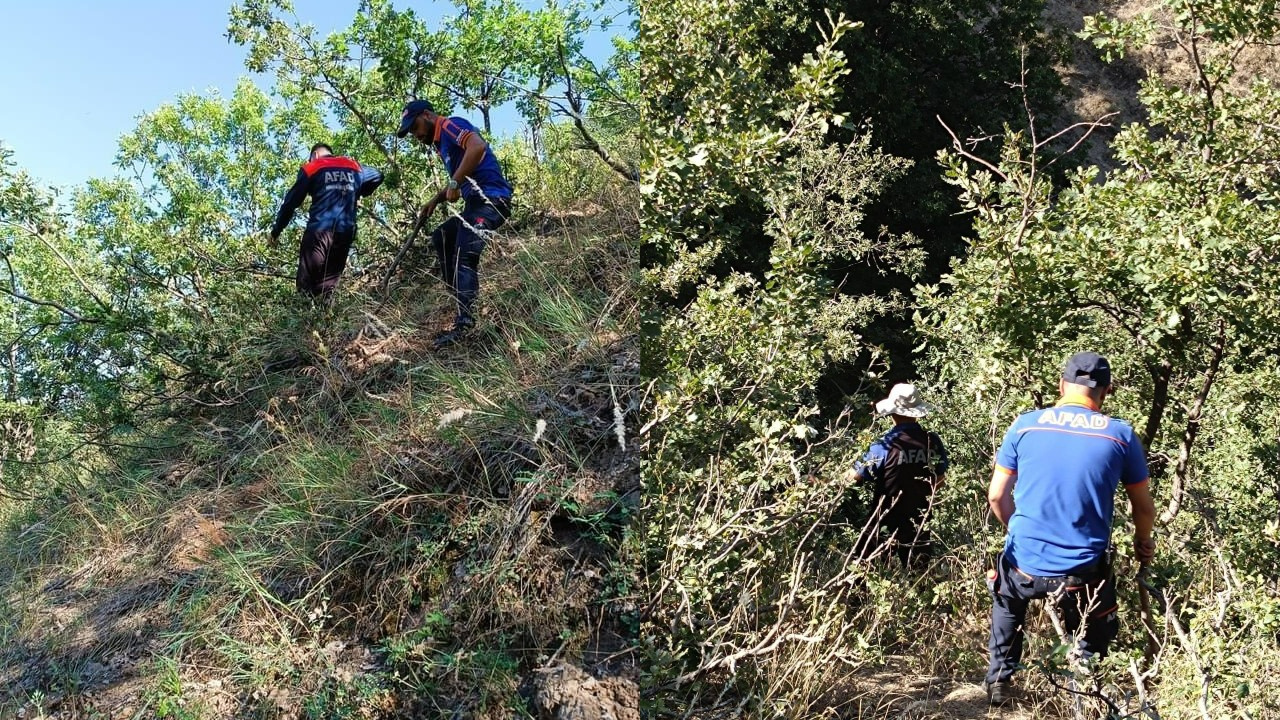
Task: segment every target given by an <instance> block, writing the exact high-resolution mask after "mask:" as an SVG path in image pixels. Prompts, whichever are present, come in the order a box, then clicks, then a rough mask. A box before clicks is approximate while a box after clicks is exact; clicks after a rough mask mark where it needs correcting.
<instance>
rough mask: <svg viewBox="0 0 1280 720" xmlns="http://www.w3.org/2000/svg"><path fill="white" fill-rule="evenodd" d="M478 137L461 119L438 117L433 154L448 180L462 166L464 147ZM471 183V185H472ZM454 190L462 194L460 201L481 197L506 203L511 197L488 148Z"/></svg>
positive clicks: (490, 149)
mask: <svg viewBox="0 0 1280 720" xmlns="http://www.w3.org/2000/svg"><path fill="white" fill-rule="evenodd" d="M479 134H480V133H479V131H478V130H476V128H475V126H474V125H472V124H471V123H469V122H467V120H466V119H465V118H460V117H448V118H445V117H442V118H440V119H439V120H437V121H436V137H435V143H434V144H435V147H436V152H438V153H440V159H442V160H444V166H445V169H447V170H448V171H449V176H450V177H452V176H453V173H454V172H456V171H457V170H458V166H459V165H461V164H462V155H463V153H464V152H466V148H467V143H469V142H471V139H472V138H473V137H478V136H479ZM472 180H474V181H475V182H474V183H472V182H471V181H472ZM477 185H479V187H476V186H477ZM458 189H459V190H461V191H462V197H463V199H466V200H471V199H477V198H480V197H481V193H483V194H484V195H483V197H487V198H506V199H509V198H510V197H511V184H510V183H508V182H507V179H506V178H505V177H504V176H503V175H502V166H501V165H499V164H498V158H497V156H495V155H494V154H493V148H492V147H491V146H490V147H486V148H485V149H484V157H483V158H481V159H480V164H479V165H477V166H476V169H475V170H473V171H472V172H471V176H470V177H469V178H468V179H466V180H463V181H462V182H461V183H460V184H459V185H458Z"/></svg>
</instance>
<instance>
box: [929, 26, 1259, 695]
mask: <svg viewBox="0 0 1280 720" xmlns="http://www.w3.org/2000/svg"><path fill="white" fill-rule="evenodd" d="M1161 28H1163V30H1162V29H1161ZM1278 29H1280V17H1278V16H1277V15H1276V13H1275V12H1274V7H1270V8H1264V7H1260V6H1256V5H1254V4H1252V3H1239V2H1199V1H1198V0H1173V1H1171V2H1168V3H1166V4H1165V5H1164V6H1163V7H1162V8H1161V13H1160V14H1159V15H1157V16H1156V18H1155V20H1153V19H1152V18H1138V19H1137V20H1135V21H1131V22H1124V23H1122V22H1118V21H1115V20H1110V19H1106V18H1095V19H1092V20H1091V21H1090V22H1089V24H1088V25H1087V26H1086V33H1087V34H1089V35H1091V36H1093V37H1095V38H1096V39H1097V40H1098V41H1099V44H1100V45H1101V46H1102V47H1104V48H1105V49H1108V50H1109V51H1111V52H1112V53H1116V52H1120V51H1123V50H1126V49H1129V48H1132V47H1133V46H1134V44H1141V43H1144V42H1148V41H1154V40H1155V36H1154V35H1153V34H1152V33H1156V32H1167V33H1169V37H1171V38H1172V41H1173V42H1174V43H1175V44H1176V45H1180V46H1181V49H1182V50H1183V51H1185V60H1186V63H1187V67H1188V68H1189V69H1190V72H1189V73H1187V74H1186V75H1184V76H1182V77H1173V78H1162V77H1159V76H1152V77H1150V78H1148V79H1147V80H1145V81H1144V82H1143V84H1142V88H1141V91H1140V94H1139V98H1140V100H1141V101H1142V103H1143V105H1144V106H1145V108H1146V110H1147V113H1148V118H1147V120H1146V121H1145V122H1143V123H1135V124H1132V125H1129V126H1128V127H1126V128H1124V129H1123V130H1122V131H1121V132H1120V133H1119V135H1118V136H1117V137H1116V139H1115V140H1114V142H1113V143H1112V146H1111V147H1112V151H1113V152H1114V155H1115V158H1116V160H1117V162H1118V167H1117V168H1116V169H1115V170H1113V171H1111V172H1109V173H1107V174H1106V175H1105V176H1103V175H1102V173H1101V172H1100V171H1099V170H1097V169H1096V168H1086V169H1081V170H1079V171H1076V172H1073V173H1072V174H1071V176H1070V179H1069V182H1068V183H1066V186H1065V187H1056V186H1055V185H1054V184H1053V183H1052V182H1050V178H1049V173H1048V172H1047V168H1048V166H1049V164H1050V163H1051V162H1054V160H1053V157H1052V156H1050V155H1047V154H1046V153H1045V150H1046V141H1045V139H1043V138H1041V137H1038V136H1037V135H1036V134H1035V133H1034V132H1033V131H1031V130H1027V131H1023V132H1016V133H1009V134H1008V135H1007V136H1006V137H1005V141H1004V145H1003V148H1002V149H1001V152H1000V155H999V157H998V158H996V159H984V158H982V157H980V156H979V155H978V154H976V153H973V152H970V151H969V150H967V149H965V148H964V147H962V146H960V145H959V144H957V147H956V149H955V150H953V151H952V152H949V153H946V154H944V155H943V156H942V160H943V163H944V166H945V168H946V175H947V178H948V180H949V181H950V182H952V183H954V184H955V185H956V186H958V187H959V188H960V190H961V200H962V202H963V203H964V205H965V207H966V208H967V209H968V210H969V211H970V212H971V213H972V214H973V217H974V237H973V239H972V240H971V242H970V247H969V252H968V255H967V258H966V259H965V260H964V262H962V263H959V264H958V265H957V266H956V268H955V270H954V272H953V273H951V274H950V275H948V276H946V277H944V278H943V281H942V283H941V285H939V286H928V287H922V288H921V289H920V291H919V297H920V300H921V304H922V308H923V311H922V313H921V314H920V316H919V317H918V325H919V327H920V329H921V330H923V331H924V332H925V333H926V334H927V336H928V338H929V340H928V343H929V345H930V347H931V348H932V355H931V365H932V367H933V368H934V369H935V370H936V371H937V373H938V376H939V379H940V380H941V381H945V382H947V383H950V384H952V387H953V402H954V403H955V404H956V405H957V406H958V407H963V406H966V405H972V403H973V402H974V401H975V400H976V401H978V402H979V403H980V404H981V405H983V406H985V407H991V408H993V410H992V414H991V415H990V416H985V417H984V416H983V415H981V414H974V415H972V416H971V417H969V418H967V419H965V420H963V421H961V422H960V423H958V425H960V426H963V427H957V432H956V435H957V436H959V437H966V438H973V439H978V440H977V441H978V445H979V447H978V448H977V451H976V452H973V453H972V455H973V456H974V457H976V458H978V459H980V461H981V462H982V465H981V466H980V468H979V472H981V471H982V470H986V469H987V468H989V462H990V455H991V452H992V448H990V447H989V446H987V445H989V441H988V440H985V439H982V438H984V437H990V434H991V433H993V432H994V433H998V432H999V431H1000V430H1001V429H1002V428H1003V427H1004V426H1005V425H1007V423H1008V422H1009V421H1010V420H1011V419H1012V416H1013V411H1014V410H1016V409H1017V408H1019V407H1021V408H1024V409H1025V408H1026V407H1027V406H1030V405H1036V406H1042V405H1044V404H1045V403H1046V401H1048V400H1051V399H1052V397H1051V395H1050V393H1052V392H1053V390H1054V389H1055V387H1056V377H1057V372H1058V370H1059V366H1060V363H1061V362H1062V360H1063V359H1064V358H1065V357H1066V356H1067V355H1068V354H1069V353H1071V352H1073V351H1076V350H1081V349H1086V348H1089V349H1095V350H1099V351H1101V352H1103V353H1104V354H1107V355H1109V356H1110V357H1111V359H1112V363H1113V367H1115V368H1116V369H1117V384H1118V385H1119V388H1120V390H1119V392H1118V393H1117V394H1116V395H1115V397H1114V398H1113V400H1112V401H1111V405H1110V408H1109V409H1110V410H1111V411H1112V412H1114V413H1116V414H1118V415H1119V416H1121V417H1123V418H1128V419H1130V420H1132V421H1133V423H1134V425H1135V427H1136V428H1137V429H1138V431H1139V433H1140V434H1141V436H1142V437H1143V440H1144V443H1145V445H1146V447H1147V450H1148V457H1149V460H1150V465H1151V469H1152V482H1153V491H1154V493H1155V495H1156V497H1157V502H1158V503H1161V504H1162V505H1163V512H1162V514H1161V517H1160V521H1159V523H1158V525H1157V536H1158V538H1159V542H1160V545H1161V547H1162V552H1161V555H1160V557H1159V559H1160V562H1161V564H1162V567H1163V570H1162V572H1165V573H1167V574H1168V576H1169V577H1168V579H1169V587H1170V588H1171V589H1173V588H1176V590H1177V591H1178V594H1179V595H1180V596H1181V597H1180V603H1179V606H1178V607H1176V608H1175V610H1174V612H1175V614H1176V615H1178V616H1181V617H1182V621H1183V622H1184V623H1189V624H1188V625H1187V627H1190V628H1191V629H1190V630H1188V631H1187V634H1186V635H1185V636H1184V637H1182V638H1181V640H1180V641H1179V642H1177V644H1176V646H1175V648H1174V649H1172V650H1171V652H1174V653H1176V654H1177V655H1178V656H1179V657H1180V658H1182V659H1183V661H1184V662H1187V663H1188V665H1189V666H1190V667H1194V668H1199V669H1198V670H1196V671H1195V673H1198V674H1199V677H1194V679H1193V682H1191V683H1189V684H1190V685H1193V686H1194V685H1195V684H1196V683H1199V684H1200V685H1201V688H1202V689H1201V690H1199V691H1197V692H1202V693H1203V695H1202V696H1201V703H1202V707H1204V708H1207V707H1208V705H1209V703H1210V698H1211V696H1221V697H1232V695H1231V693H1232V692H1233V690H1231V689H1230V687H1224V686H1222V685H1221V683H1222V682H1223V681H1221V680H1218V679H1217V678H1215V677H1211V675H1209V674H1206V672H1207V671H1206V670H1205V668H1207V667H1218V666H1219V663H1225V664H1229V665H1231V666H1232V667H1233V670H1232V672H1237V673H1241V674H1243V676H1245V677H1248V678H1249V679H1250V680H1251V681H1253V682H1255V683H1262V684H1263V685H1265V684H1266V683H1268V682H1270V680H1269V678H1267V677H1265V675H1264V674H1260V670H1259V667H1258V663H1259V662H1263V663H1265V662H1269V660H1265V659H1263V658H1265V657H1266V656H1265V654H1264V655H1259V654H1257V653H1259V652H1264V653H1265V651H1263V650H1260V646H1257V645H1253V644H1248V643H1245V644H1242V645H1241V646H1240V648H1239V652H1240V653H1241V654H1242V657H1244V658H1245V659H1243V660H1236V659H1234V658H1231V657H1229V655H1231V653H1229V652H1227V651H1226V650H1225V648H1226V647H1228V646H1229V645H1230V641H1228V640H1227V639H1226V636H1224V635H1222V633H1228V634H1229V633H1233V632H1237V631H1240V632H1248V631H1247V630H1241V629H1240V628H1239V627H1233V628H1232V629H1225V626H1224V625H1223V624H1222V623H1217V624H1216V625H1213V624H1209V625H1203V624H1199V621H1195V620H1191V618H1195V617H1197V616H1198V615H1199V616H1201V617H1203V615H1202V613H1208V612H1210V610H1209V606H1214V605H1215V603H1216V602H1217V601H1215V600H1213V599H1212V598H1206V597H1205V595H1208V594H1211V592H1212V591H1211V590H1210V589H1209V588H1211V587H1214V586H1216V583H1218V582H1219V581H1220V580H1219V579H1216V578H1220V577H1221V575H1219V574H1218V572H1217V570H1216V569H1214V568H1207V567H1206V566H1205V564H1204V561H1203V558H1204V557H1205V556H1206V555H1217V557H1218V558H1219V559H1220V561H1221V562H1222V563H1223V567H1224V568H1227V569H1226V570H1224V573H1225V575H1226V576H1227V577H1228V583H1232V584H1233V587H1234V592H1241V593H1245V594H1248V595H1251V596H1254V597H1257V596H1255V595H1254V593H1258V592H1261V594H1262V596H1263V597H1265V598H1267V599H1266V600H1264V601H1262V602H1263V604H1264V605H1267V604H1268V603H1271V604H1274V601H1275V599H1276V597H1277V595H1276V593H1275V590H1274V588H1271V589H1269V590H1265V589H1261V588H1258V587H1254V588H1253V589H1246V588H1249V586H1250V585H1251V583H1250V582H1247V581H1242V580H1241V579H1240V578H1242V577H1244V578H1248V577H1251V576H1253V574H1255V573H1262V574H1263V575H1264V576H1267V575H1274V573H1275V572H1276V571H1277V569H1280V564H1278V563H1280V549H1278V546H1277V545H1276V544H1275V542H1274V541H1273V540H1268V541H1264V542H1261V543H1260V542H1259V539H1260V538H1274V537H1275V529H1274V525H1273V523H1274V519H1275V518H1276V517H1277V513H1278V512H1280V506H1278V505H1277V497H1278V496H1277V494H1276V492H1275V481H1274V467H1275V461H1274V452H1275V435H1274V431H1272V430H1271V429H1270V426H1271V425H1272V423H1271V422H1270V421H1269V420H1263V421H1261V423H1259V422H1258V421H1257V420H1250V419H1246V418H1245V417H1243V416H1242V414H1241V412H1240V410H1241V409H1242V408H1244V407H1250V408H1255V409H1260V410H1261V413H1262V414H1270V413H1269V410H1268V409H1269V408H1274V407H1276V404H1277V403H1278V402H1280V396H1277V395H1276V394H1275V389H1276V384H1275V371H1274V368H1275V364H1276V359H1277V356H1278V354H1280V292H1278V291H1277V286H1276V283H1275V282H1274V280H1273V278H1272V277H1271V274H1272V273H1271V267H1272V265H1273V264H1274V263H1275V262H1276V260H1277V259H1280V234H1277V233H1276V230H1275V228H1276V227H1277V224H1278V223H1280V214H1278V209H1277V206H1276V203H1275V198H1276V189H1277V187H1278V185H1277V182H1278V181H1280V175H1277V172H1276V164H1275V163H1274V161H1273V160H1274V158H1277V157H1280V131H1278V130H1277V129H1276V128H1275V125H1274V122H1273V120H1272V119H1273V118H1274V117H1276V115H1277V112H1280V92H1278V91H1277V90H1276V89H1275V87H1274V86H1273V85H1272V84H1271V83H1269V82H1266V81H1264V80H1260V79H1257V78H1251V77H1247V76H1241V75H1240V74H1239V68H1240V67H1241V65H1240V63H1241V62H1243V61H1244V60H1245V59H1247V58H1248V57H1249V54H1250V52H1252V51H1254V50H1251V49H1256V48H1259V47H1262V46H1266V45H1269V44H1272V43H1274V42H1275V41H1276V39H1277V31H1278ZM1082 130H1083V129H1082ZM1249 414H1252V413H1247V412H1246V413H1244V415H1249ZM968 442H970V441H968V440H966V444H967V443H968ZM984 446H986V447H984ZM1188 507H1190V508H1192V512H1191V513H1190V514H1188V513H1187V512H1185V511H1186V510H1187V509H1188ZM1245 507H1248V508H1253V509H1254V510H1255V511H1256V513H1245V512H1241V509H1242V508H1245ZM1117 515H1118V517H1121V518H1122V517H1123V516H1124V514H1123V513H1118V514H1117ZM1264 546H1265V547H1264ZM1121 547H1122V550H1124V548H1123V546H1121ZM1224 547H1225V548H1227V551H1226V552H1223V549H1224ZM1232 578H1234V579H1232ZM1201 593H1203V594H1201ZM1224 612H1225V611H1224ZM1254 622H1255V621H1245V627H1249V626H1252V627H1254V628H1255V629H1260V628H1261V627H1262V626H1261V625H1253V623H1254ZM1197 625H1198V626H1197ZM1272 650H1274V648H1272ZM1237 677H1240V675H1237ZM1159 680H1160V681H1161V682H1163V683H1165V684H1166V686H1168V687H1169V688H1171V689H1172V688H1174V687H1176V686H1177V685H1178V683H1179V682H1180V678H1179V676H1178V675H1177V674H1176V673H1170V677H1166V678H1160V679H1159ZM1214 684H1218V690H1217V694H1216V695H1215V693H1211V692H1210V690H1209V687H1210V686H1211V685H1214ZM1228 707H1231V701H1226V703H1225V704H1224V706H1223V707H1222V709H1221V713H1219V712H1214V713H1213V714H1227V713H1228V709H1227V708H1228ZM1264 714H1265V713H1264ZM1204 716H1206V717H1207V716H1209V712H1208V710H1205V715H1204Z"/></svg>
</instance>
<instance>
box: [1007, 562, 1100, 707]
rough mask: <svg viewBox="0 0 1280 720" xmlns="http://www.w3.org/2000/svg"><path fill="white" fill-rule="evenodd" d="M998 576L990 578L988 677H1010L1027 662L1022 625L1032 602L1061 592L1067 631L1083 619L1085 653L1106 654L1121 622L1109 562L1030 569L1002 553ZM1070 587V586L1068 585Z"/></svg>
mask: <svg viewBox="0 0 1280 720" xmlns="http://www.w3.org/2000/svg"><path fill="white" fill-rule="evenodd" d="M997 566H998V567H997V570H996V577H995V579H994V580H988V581H987V587H988V589H990V590H991V640H990V643H989V644H988V649H989V650H990V652H991V664H990V665H989V666H988V667H987V682H988V683H994V682H998V681H1007V680H1009V678H1011V677H1012V676H1013V672H1014V670H1016V669H1017V667H1018V664H1019V663H1021V662H1022V640H1023V625H1024V623H1025V621H1026V619H1027V605H1029V604H1030V602H1031V601H1032V600H1039V599H1044V598H1048V597H1050V596H1054V595H1055V594H1056V593H1058V592H1059V591H1060V590H1061V592H1062V594H1061V595H1057V601H1056V607H1057V609H1058V615H1059V617H1061V618H1062V620H1063V624H1064V625H1065V626H1066V630H1067V632H1068V633H1070V634H1072V635H1075V634H1076V632H1077V631H1078V630H1079V629H1080V625H1081V620H1082V619H1083V618H1087V619H1086V620H1085V622H1084V625H1085V630H1084V637H1083V638H1082V639H1081V640H1080V645H1079V648H1080V650H1082V651H1083V652H1084V654H1085V656H1086V657H1090V656H1097V657H1105V656H1106V654H1107V647H1108V646H1109V645H1110V644H1111V641H1112V640H1114V639H1115V638H1116V634H1117V633H1118V632H1119V630H1120V622H1119V620H1118V618H1117V615H1116V611H1117V609H1118V607H1117V604H1116V582H1115V576H1114V575H1113V574H1112V573H1111V572H1110V570H1109V569H1107V568H1105V566H1103V567H1100V568H1098V569H1097V570H1096V571H1095V572H1092V573H1081V574H1080V575H1074V576H1073V575H1056V576H1038V575H1028V574H1026V573H1024V572H1022V571H1021V570H1019V569H1017V568H1016V567H1014V566H1013V565H1012V564H1010V563H1009V561H1008V560H1007V559H1005V556H1004V553H1001V554H1000V560H999V562H998V563H997ZM1064 588H1065V589H1064Z"/></svg>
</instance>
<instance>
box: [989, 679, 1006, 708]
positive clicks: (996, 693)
mask: <svg viewBox="0 0 1280 720" xmlns="http://www.w3.org/2000/svg"><path fill="white" fill-rule="evenodd" d="M982 689H983V690H986V691H987V704H988V705H1004V704H1005V703H1007V702H1009V700H1010V699H1012V698H1013V687H1012V686H1011V685H1010V684H1009V681H1008V680H997V681H995V682H993V683H988V682H986V681H985V680H984V681H983V682H982Z"/></svg>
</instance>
